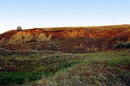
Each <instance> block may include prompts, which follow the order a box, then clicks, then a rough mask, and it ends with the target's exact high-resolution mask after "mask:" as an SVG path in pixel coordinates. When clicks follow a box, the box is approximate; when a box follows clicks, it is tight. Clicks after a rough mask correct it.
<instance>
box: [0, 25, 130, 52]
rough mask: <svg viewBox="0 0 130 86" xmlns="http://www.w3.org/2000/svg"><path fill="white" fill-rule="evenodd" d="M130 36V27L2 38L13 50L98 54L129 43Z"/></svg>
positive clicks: (62, 29) (75, 29) (53, 30)
mask: <svg viewBox="0 0 130 86" xmlns="http://www.w3.org/2000/svg"><path fill="white" fill-rule="evenodd" d="M129 34H130V25H114V26H97V27H58V28H33V29H26V30H22V31H17V30H11V31H8V32H5V33H3V34H1V35H0V46H1V47H2V48H6V49H10V50H17V49H18V50H23V49H26V50H30V49H36V50H37V49H38V50H58V51H64V52H73V51H75V50H79V51H77V52H84V51H85V52H86V51H90V50H91V51H97V50H104V49H107V48H110V47H112V46H113V45H114V44H115V43H117V42H118V41H124V42H126V41H129V40H130V35H129ZM110 43H111V45H110ZM104 46H105V47H104ZM23 47H24V48H23ZM68 48H69V50H70V51H68Z"/></svg>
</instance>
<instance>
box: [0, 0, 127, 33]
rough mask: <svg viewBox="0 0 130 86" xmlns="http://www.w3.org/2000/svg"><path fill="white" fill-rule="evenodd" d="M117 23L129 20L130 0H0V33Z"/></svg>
mask: <svg viewBox="0 0 130 86" xmlns="http://www.w3.org/2000/svg"><path fill="white" fill-rule="evenodd" d="M117 24H130V0H0V33H3V32H5V31H8V30H12V29H16V27H17V26H21V27H22V28H23V29H28V28H37V27H38V28H42V27H70V26H72V27H74V26H100V25H117Z"/></svg>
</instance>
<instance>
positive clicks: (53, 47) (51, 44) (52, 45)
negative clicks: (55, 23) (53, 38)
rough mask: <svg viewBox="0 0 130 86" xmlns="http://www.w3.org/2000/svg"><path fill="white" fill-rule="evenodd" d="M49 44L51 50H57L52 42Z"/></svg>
mask: <svg viewBox="0 0 130 86" xmlns="http://www.w3.org/2000/svg"><path fill="white" fill-rule="evenodd" d="M49 46H50V48H51V50H57V49H58V46H57V45H56V44H55V43H54V42H50V43H49Z"/></svg>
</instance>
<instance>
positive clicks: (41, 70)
mask: <svg viewBox="0 0 130 86" xmlns="http://www.w3.org/2000/svg"><path fill="white" fill-rule="evenodd" d="M0 63H1V64H0V86H6V85H7V86H11V85H12V86H17V85H22V86H130V50H121V51H107V52H94V53H84V54H80V53H79V54H72V53H61V52H53V51H40V52H37V53H35V54H32V53H31V54H30V55H26V53H25V55H20V54H19V53H12V54H10V55H1V56H0Z"/></svg>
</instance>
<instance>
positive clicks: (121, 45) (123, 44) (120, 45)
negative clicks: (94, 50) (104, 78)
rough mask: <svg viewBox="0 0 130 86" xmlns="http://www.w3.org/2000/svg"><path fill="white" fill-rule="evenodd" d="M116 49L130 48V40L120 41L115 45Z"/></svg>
mask: <svg viewBox="0 0 130 86" xmlns="http://www.w3.org/2000/svg"><path fill="white" fill-rule="evenodd" d="M114 48H115V49H122V48H130V42H119V43H117V44H115V45H114Z"/></svg>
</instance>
